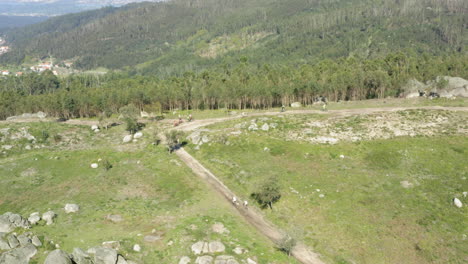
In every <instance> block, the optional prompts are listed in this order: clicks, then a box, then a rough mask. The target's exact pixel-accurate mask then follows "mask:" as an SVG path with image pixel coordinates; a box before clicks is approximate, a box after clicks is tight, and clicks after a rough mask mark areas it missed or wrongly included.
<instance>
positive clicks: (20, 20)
mask: <svg viewBox="0 0 468 264" xmlns="http://www.w3.org/2000/svg"><path fill="white" fill-rule="evenodd" d="M47 18H48V17H43V16H2V15H0V30H1V29H5V28H15V27H23V26H26V25H30V24H35V23H39V22H42V21H44V20H46V19H47Z"/></svg>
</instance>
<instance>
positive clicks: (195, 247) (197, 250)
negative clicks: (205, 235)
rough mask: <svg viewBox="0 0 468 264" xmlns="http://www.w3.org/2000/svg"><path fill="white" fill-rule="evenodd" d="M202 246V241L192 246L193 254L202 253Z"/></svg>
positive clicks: (203, 243)
mask: <svg viewBox="0 0 468 264" xmlns="http://www.w3.org/2000/svg"><path fill="white" fill-rule="evenodd" d="M203 245H205V242H203V241H198V242H197V243H195V244H193V245H192V247H191V249H192V252H193V254H195V255H200V254H201V253H202V251H203Z"/></svg>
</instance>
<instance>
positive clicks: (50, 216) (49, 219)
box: [42, 211, 56, 225]
mask: <svg viewBox="0 0 468 264" xmlns="http://www.w3.org/2000/svg"><path fill="white" fill-rule="evenodd" d="M55 216H56V214H55V213H54V211H48V212H45V213H44V214H42V219H44V221H46V224H47V225H51V224H53V223H54V218H55Z"/></svg>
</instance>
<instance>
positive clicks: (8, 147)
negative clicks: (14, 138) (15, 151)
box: [2, 145, 13, 150]
mask: <svg viewBox="0 0 468 264" xmlns="http://www.w3.org/2000/svg"><path fill="white" fill-rule="evenodd" d="M12 148H13V146H12V145H3V146H2V149H4V150H11V149H12Z"/></svg>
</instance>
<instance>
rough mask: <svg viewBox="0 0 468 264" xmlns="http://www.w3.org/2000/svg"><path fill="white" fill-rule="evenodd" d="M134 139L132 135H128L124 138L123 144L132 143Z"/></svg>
mask: <svg viewBox="0 0 468 264" xmlns="http://www.w3.org/2000/svg"><path fill="white" fill-rule="evenodd" d="M132 139H133V137H132V135H126V136H125V137H124V138H123V140H122V142H123V143H129V142H130V141H132Z"/></svg>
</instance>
